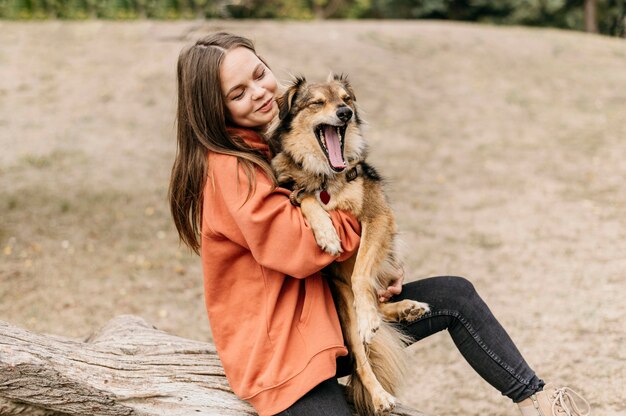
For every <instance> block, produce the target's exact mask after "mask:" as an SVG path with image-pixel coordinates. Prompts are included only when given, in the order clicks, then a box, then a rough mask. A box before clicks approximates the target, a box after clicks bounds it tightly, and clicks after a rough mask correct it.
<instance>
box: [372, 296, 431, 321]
mask: <svg viewBox="0 0 626 416" xmlns="http://www.w3.org/2000/svg"><path fill="white" fill-rule="evenodd" d="M378 308H379V310H380V312H381V313H382V314H383V318H384V319H385V320H386V321H390V322H399V321H407V322H412V321H415V320H416V319H418V318H420V317H421V316H423V315H424V314H425V313H427V312H430V307H429V306H428V304H426V303H423V302H418V301H415V300H410V299H404V300H401V301H399V302H384V303H380V304H379V305H378Z"/></svg>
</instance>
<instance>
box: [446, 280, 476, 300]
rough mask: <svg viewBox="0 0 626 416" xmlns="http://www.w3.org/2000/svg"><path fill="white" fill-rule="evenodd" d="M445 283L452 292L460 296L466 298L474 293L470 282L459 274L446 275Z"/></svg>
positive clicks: (474, 290)
mask: <svg viewBox="0 0 626 416" xmlns="http://www.w3.org/2000/svg"><path fill="white" fill-rule="evenodd" d="M445 278H446V279H447V284H448V286H449V287H450V288H451V290H452V291H453V292H454V293H457V294H458V295H459V296H460V297H462V298H467V297H469V296H472V295H474V294H475V293H476V289H475V288H474V285H473V284H472V282H470V281H469V280H467V279H466V278H465V277H461V276H446V277H445Z"/></svg>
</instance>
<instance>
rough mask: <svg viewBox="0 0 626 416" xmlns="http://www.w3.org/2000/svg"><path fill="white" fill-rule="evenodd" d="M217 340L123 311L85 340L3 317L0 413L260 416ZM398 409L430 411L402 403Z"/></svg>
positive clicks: (404, 415) (407, 415) (403, 413)
mask: <svg viewBox="0 0 626 416" xmlns="http://www.w3.org/2000/svg"><path fill="white" fill-rule="evenodd" d="M255 414H256V413H255V412H254V409H253V408H252V407H251V406H250V405H249V404H247V403H246V402H243V401H241V400H239V399H238V398H237V397H236V396H235V395H234V394H233V392H232V390H231V389H230V387H229V385H228V382H227V380H226V377H225V375H224V370H223V369H222V365H221V363H220V361H219V358H218V356H217V353H216V351H215V347H214V346H213V345H212V344H209V343H204V342H199V341H193V340H189V339H185V338H180V337H177V336H174V335H170V334H167V333H165V332H163V331H159V330H158V329H156V328H155V327H153V326H152V325H149V324H148V323H146V322H145V321H144V320H143V319H141V318H138V317H136V316H131V315H122V316H119V317H117V318H115V319H113V320H111V321H109V322H108V323H107V324H106V325H105V326H104V327H103V328H101V329H100V330H98V331H97V332H95V333H94V334H92V335H91V336H89V337H88V338H87V339H86V340H85V341H84V342H81V341H77V340H72V339H68V338H63V337H59V336H55V335H42V334H36V333H33V332H30V331H27V330H25V329H22V328H19V327H16V326H13V325H10V324H8V323H6V322H2V321H0V415H7V416H13V415H32V416H65V415H77V416H87V415H94V416H95V415H102V416H127V415H132V416H152V415H164V416H190V415H219V416H228V415H255ZM393 415H397V416H424V415H423V414H422V413H420V412H417V411H414V410H411V409H408V408H406V407H404V406H398V407H397V408H396V410H395V411H394V413H393Z"/></svg>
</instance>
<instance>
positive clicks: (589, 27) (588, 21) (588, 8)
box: [585, 0, 598, 33]
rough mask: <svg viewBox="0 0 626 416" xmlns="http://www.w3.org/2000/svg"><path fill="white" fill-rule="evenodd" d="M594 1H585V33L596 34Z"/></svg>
mask: <svg viewBox="0 0 626 416" xmlns="http://www.w3.org/2000/svg"><path fill="white" fill-rule="evenodd" d="M597 7H598V5H597V4H596V0H585V32H590V33H598V20H597V17H596V11H597V10H596V9H597Z"/></svg>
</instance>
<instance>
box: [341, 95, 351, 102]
mask: <svg viewBox="0 0 626 416" xmlns="http://www.w3.org/2000/svg"><path fill="white" fill-rule="evenodd" d="M343 100H344V101H345V102H347V103H349V102H350V101H352V97H350V96H349V95H346V96H345V97H343Z"/></svg>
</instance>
